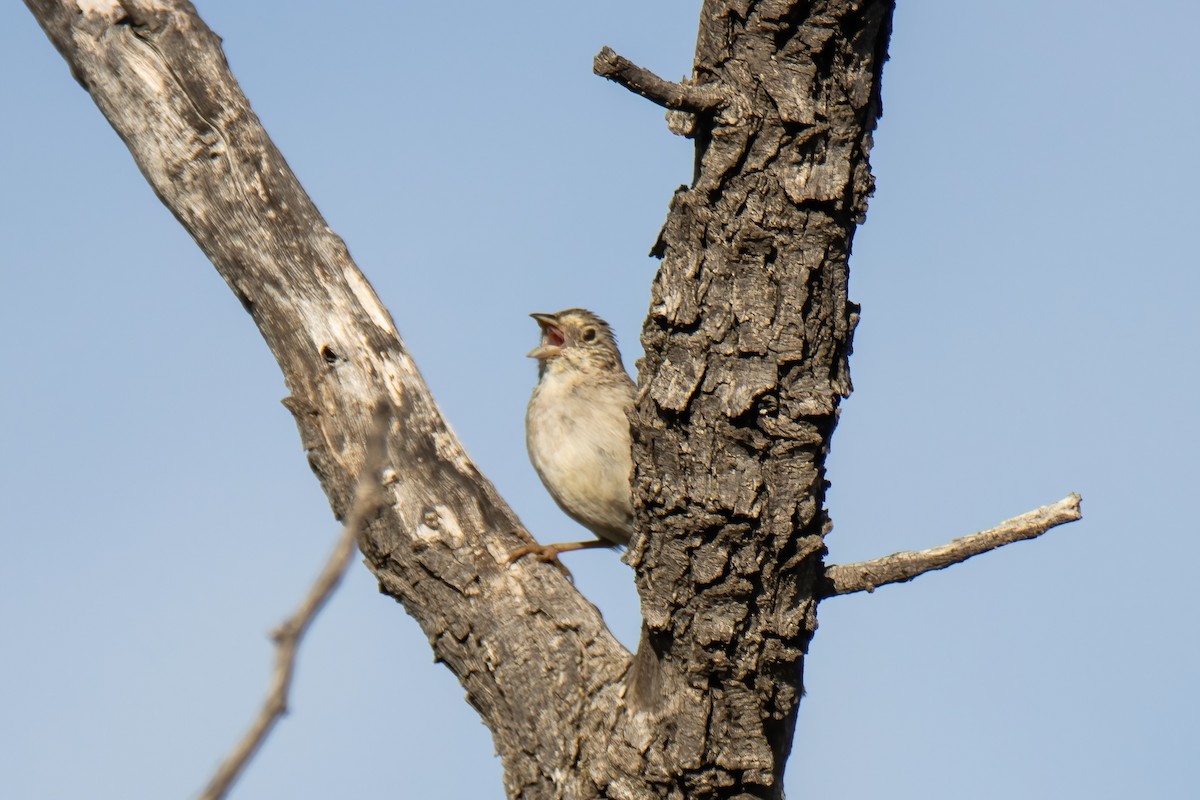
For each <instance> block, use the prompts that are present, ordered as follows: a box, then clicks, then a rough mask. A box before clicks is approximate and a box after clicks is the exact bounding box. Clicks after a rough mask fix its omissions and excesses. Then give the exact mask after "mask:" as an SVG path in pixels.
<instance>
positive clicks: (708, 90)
mask: <svg viewBox="0 0 1200 800" xmlns="http://www.w3.org/2000/svg"><path fill="white" fill-rule="evenodd" d="M592 71H593V72H595V73H596V74H597V75H599V76H600V77H602V78H608V79H609V80H610V81H612V82H614V83H619V84H620V85H622V86H624V87H625V88H626V89H628V90H629V91H631V92H633V93H635V94H640V95H641V96H642V97H644V98H646V99H647V100H649V101H651V102H652V103H657V104H658V105H660V106H662V107H663V108H669V109H671V110H673V111H693V112H697V113H698V112H703V111H714V110H716V109H718V108H720V107H721V106H723V105H724V104H725V103H727V102H728V97H727V96H726V94H725V92H723V91H722V90H721V89H720V87H718V86H715V85H711V84H693V83H674V82H673V81H668V80H664V79H662V78H660V77H658V76H657V75H655V74H654V73H653V72H651V71H650V70H648V69H646V68H644V67H639V66H638V65H637V64H634V63H633V62H632V61H630V60H629V59H627V58H625V57H624V56H621V55H618V54H617V53H615V52H613V50H612V49H611V48H608V47H605V48H603V49H601V50H600V52H599V53H597V54H596V58H595V59H594V60H593V61H592Z"/></svg>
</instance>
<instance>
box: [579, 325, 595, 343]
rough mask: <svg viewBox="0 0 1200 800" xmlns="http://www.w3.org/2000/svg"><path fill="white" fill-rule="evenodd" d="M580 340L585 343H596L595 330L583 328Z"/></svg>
mask: <svg viewBox="0 0 1200 800" xmlns="http://www.w3.org/2000/svg"><path fill="white" fill-rule="evenodd" d="M582 338H583V340H584V341H585V342H594V341H596V329H595V328H584V329H583V336H582Z"/></svg>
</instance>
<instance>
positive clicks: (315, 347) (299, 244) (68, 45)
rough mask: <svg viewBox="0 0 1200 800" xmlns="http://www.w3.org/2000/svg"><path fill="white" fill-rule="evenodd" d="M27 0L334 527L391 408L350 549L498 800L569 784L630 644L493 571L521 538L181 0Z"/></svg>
mask: <svg viewBox="0 0 1200 800" xmlns="http://www.w3.org/2000/svg"><path fill="white" fill-rule="evenodd" d="M27 5H28V6H29V7H30V9H31V10H32V11H33V13H34V15H35V16H36V17H37V19H38V20H39V22H40V23H41V24H42V27H43V29H44V30H45V31H46V33H47V34H48V35H49V37H50V39H51V41H53V42H54V45H55V47H56V48H57V49H58V50H59V52H61V53H62V54H63V56H64V57H65V58H66V60H67V62H68V63H69V64H70V65H71V69H72V73H73V74H74V76H75V77H76V78H77V79H78V80H79V81H80V83H81V84H82V85H83V86H84V87H85V88H86V90H87V91H88V92H89V93H90V94H91V96H92V97H93V99H95V101H96V103H97V105H98V106H99V107H100V109H101V111H102V112H103V113H104V115H105V117H106V118H107V119H108V120H109V122H110V123H111V124H112V126H113V128H114V129H115V130H116V132H117V133H118V134H119V135H120V136H121V138H122V139H123V140H124V142H125V143H126V145H127V146H128V147H129V150H130V153H131V154H132V155H133V158H134V160H135V161H136V163H137V165H138V168H139V169H141V171H142V174H143V175H144V176H145V177H146V179H147V180H148V181H149V182H150V184H151V185H152V186H153V188H154V191H155V193H156V194H157V195H158V197H159V198H160V199H161V200H162V202H163V203H164V204H165V205H166V206H167V207H168V208H169V209H170V210H171V212H172V213H173V214H174V215H175V217H176V218H177V219H178V220H179V221H180V223H182V224H183V226H184V227H185V228H186V229H187V231H188V233H189V234H191V236H192V237H193V238H194V239H195V241H196V243H197V244H198V245H199V246H200V248H201V249H202V250H203V251H204V253H205V255H207V256H208V257H209V259H210V260H211V261H212V263H213V265H214V266H215V267H216V269H217V270H218V272H219V273H220V274H221V276H222V277H223V278H224V279H225V281H226V282H227V283H228V284H229V286H230V287H231V288H232V289H233V291H234V293H235V295H236V296H237V298H238V299H239V300H240V301H241V302H242V304H243V306H244V307H245V308H246V310H247V311H248V312H249V313H250V315H251V317H252V318H253V319H254V321H255V323H256V324H257V325H258V328H259V330H260V332H261V333H262V335H263V338H264V339H265V341H266V343H267V344H268V346H269V347H270V348H271V351H272V353H273V354H274V356H275V358H276V360H277V361H278V362H279V366H280V368H281V370H282V372H283V376H284V380H285V382H286V384H287V387H288V391H289V392H290V396H289V397H288V398H287V399H286V400H285V405H286V406H287V408H288V409H289V410H290V411H291V412H292V414H293V416H294V417H295V420H296V423H297V426H298V427H299V429H300V438H301V442H302V443H303V446H304V448H305V450H306V451H307V454H308V460H309V464H310V465H311V466H312V469H313V471H314V472H315V473H316V475H317V477H318V479H319V480H320V481H321V486H322V488H323V489H324V490H325V492H326V494H327V495H328V497H329V500H330V504H331V506H332V507H333V509H334V512H335V514H337V515H338V516H339V517H340V518H343V519H345V518H347V517H348V515H349V511H350V508H351V505H352V503H353V495H354V491H355V484H356V481H357V480H358V477H359V475H360V474H361V471H362V463H363V457H364V456H363V446H364V444H363V443H364V441H365V439H366V436H367V435H368V433H369V431H370V429H371V418H372V411H373V409H374V408H375V407H376V406H377V405H379V404H383V405H386V406H388V407H390V408H394V409H395V424H393V425H392V428H391V430H390V431H389V433H388V458H389V464H390V466H391V468H392V469H394V470H395V472H396V478H397V480H396V481H395V482H394V483H391V484H390V485H389V486H388V490H387V494H388V503H387V505H386V506H385V507H384V508H382V509H381V511H380V513H379V515H378V517H377V518H373V519H372V520H371V521H370V524H369V525H367V526H366V528H365V529H364V530H363V532H362V536H361V537H360V541H359V546H360V549H361V550H362V552H363V555H364V556H365V557H366V560H367V564H368V567H369V568H370V569H371V570H373V571H374V573H375V575H376V576H377V577H378V578H379V581H380V588H381V590H382V591H383V592H385V593H386V594H389V595H390V596H392V597H395V598H397V599H399V600H401V601H402V602H403V603H404V605H405V608H406V609H407V610H408V611H409V613H411V614H412V615H413V617H415V618H416V620H417V621H418V622H419V623H420V625H421V627H422V629H423V631H424V632H425V635H426V636H427V637H428V640H429V642H430V643H431V645H432V647H433V650H434V653H435V654H436V656H437V658H438V660H439V661H440V662H441V663H443V664H445V665H446V667H447V668H449V669H450V670H452V671H453V672H454V674H455V675H456V676H458V678H459V679H460V680H461V681H462V684H463V687H464V689H465V690H466V692H467V694H468V695H469V697H470V699H471V703H472V705H473V706H474V707H475V708H476V709H477V710H478V711H479V713H480V714H481V716H482V717H483V719H484V721H485V722H486V723H487V724H488V726H489V727H491V729H492V730H493V732H494V734H495V742H496V748H497V750H498V752H499V753H500V755H501V758H502V759H503V760H504V769H505V781H506V789H507V791H508V793H509V795H510V796H515V795H517V794H521V795H522V796H524V797H527V798H540V797H551V796H554V793H555V792H557V791H558V790H559V786H560V784H561V780H560V779H559V777H558V776H560V775H573V774H576V773H578V770H574V767H573V765H575V764H577V763H579V746H578V743H577V739H578V738H579V737H581V736H582V735H583V734H582V733H580V730H581V724H582V723H581V722H580V720H582V719H584V718H585V716H586V715H587V714H588V713H590V712H589V710H590V709H592V708H593V707H595V706H596V705H597V704H598V703H599V704H601V705H603V703H608V704H609V707H611V706H612V705H613V704H615V703H616V702H617V697H616V688H617V687H616V684H617V682H618V681H619V680H620V679H621V676H622V675H623V674H624V673H625V671H626V670H627V669H628V665H629V660H630V656H629V652H628V651H627V650H626V649H625V648H624V647H623V646H622V645H621V644H620V642H618V641H617V640H616V639H615V638H613V636H612V634H611V633H610V632H609V631H608V629H607V628H606V627H605V625H604V620H603V619H602V618H601V616H600V613H599V611H597V610H596V608H595V607H594V606H593V605H592V604H591V603H589V602H587V600H585V599H584V598H583V596H582V595H580V594H579V592H578V591H576V590H575V589H574V588H573V587H572V586H571V585H570V583H568V581H567V580H566V579H565V578H564V577H563V576H561V575H560V574H559V573H558V572H557V570H555V569H554V568H553V567H552V566H550V565H548V564H542V563H539V562H528V561H526V562H522V563H519V564H513V565H509V564H508V563H507V561H506V559H507V556H508V554H509V553H511V552H512V551H513V550H514V549H516V548H518V547H520V546H521V545H525V544H529V543H531V542H532V538H531V537H530V536H529V534H528V533H527V532H526V531H525V529H524V527H523V526H522V525H521V522H520V520H519V519H518V518H517V516H516V514H514V513H513V511H512V509H511V508H509V507H508V505H507V504H506V503H504V501H503V499H502V498H501V497H500V495H499V493H498V492H497V491H496V489H495V487H494V486H493V485H492V484H491V483H490V482H489V481H488V480H487V479H486V478H485V477H484V476H483V475H481V474H480V472H479V470H478V469H477V468H476V466H475V464H474V463H473V462H472V461H471V459H470V458H469V457H468V455H467V453H466V452H465V450H464V449H463V447H462V444H461V442H459V440H458V438H457V437H456V436H455V434H454V432H453V431H452V430H451V429H450V428H449V426H448V425H447V424H446V422H445V420H444V419H443V418H442V415H441V412H440V410H439V409H438V407H437V404H436V403H435V401H434V399H433V397H432V395H431V394H430V392H429V388H428V386H427V385H426V384H425V381H424V380H423V379H422V377H421V374H420V372H419V371H418V369H417V366H416V364H415V362H414V360H413V358H412V356H411V354H410V353H409V351H408V349H407V347H406V346H405V344H404V342H403V341H402V340H401V339H400V335H399V333H398V331H397V330H396V326H395V324H394V322H393V321H392V318H391V315H390V314H389V313H388V311H387V309H386V308H385V307H384V306H383V304H382V303H381V302H380V300H379V298H378V296H377V295H376V294H375V292H374V290H373V289H372V288H371V286H370V284H369V283H368V282H367V279H366V277H365V276H364V275H363V274H362V272H361V271H360V270H359V269H358V267H357V266H356V265H355V263H354V261H353V259H351V257H350V254H349V251H348V250H347V248H346V245H345V243H344V242H343V241H342V240H341V238H339V237H338V236H337V235H336V234H335V233H334V232H333V231H332V230H331V228H330V227H329V224H328V222H327V221H326V220H325V219H324V218H323V217H322V216H321V214H320V212H319V211H318V209H317V208H316V206H315V204H313V202H312V200H311V199H310V198H309V197H308V195H307V193H306V192H305V191H304V189H303V187H302V186H301V185H300V184H299V182H298V181H297V180H296V177H295V175H294V174H293V173H292V171H291V169H290V168H289V167H288V164H287V162H286V161H285V160H284V158H283V156H282V154H281V153H280V152H279V150H278V148H276V147H275V145H274V143H273V142H272V141H271V140H270V138H269V137H268V135H267V133H266V131H265V129H264V128H263V126H262V125H261V123H260V122H259V120H258V117H257V115H256V114H255V113H254V110H253V109H252V108H251V107H250V103H249V101H248V100H247V98H246V97H245V94H244V93H243V92H242V90H241V88H240V87H239V86H238V83H237V80H236V79H235V78H234V76H233V74H232V73H231V72H230V70H229V63H228V60H227V59H226V58H225V56H224V53H223V52H222V51H221V40H220V38H219V37H218V36H217V35H216V34H214V33H213V32H212V31H211V30H209V28H208V27H207V26H206V25H205V24H204V22H203V21H202V20H201V19H200V18H199V16H197V14H196V10H195V8H194V6H193V5H192V4H191V3H190V2H187V0H119V2H118V0H88V1H87V2H86V3H85V2H83V1H82V0H27ZM241 35H247V34H245V32H242V34H241ZM566 675H569V676H570V677H569V678H564V676H566ZM581 686H583V687H586V690H581V688H580V687H581ZM531 708H536V709H539V710H540V712H541V713H540V715H539V717H538V724H537V725H530V724H528V722H527V720H528V718H529V710H530V709H531ZM595 713H596V715H597V716H596V717H595V718H596V719H599V718H600V714H599V712H595ZM587 718H588V719H591V717H587ZM550 720H553V721H555V722H554V724H550V723H549V722H548V721H550ZM584 779H585V778H584V776H583V774H582V773H578V777H577V778H575V780H584Z"/></svg>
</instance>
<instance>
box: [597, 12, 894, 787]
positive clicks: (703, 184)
mask: <svg viewBox="0 0 1200 800" xmlns="http://www.w3.org/2000/svg"><path fill="white" fill-rule="evenodd" d="M891 12H892V4H891V3H888V2H865V3H858V2H826V3H800V2H757V3H756V2H727V1H725V0H709V2H706V3H705V4H704V9H703V11H702V14H701V22H700V34H699V38H698V45H697V53H696V64H695V74H694V75H693V77H692V80H691V83H693V84H697V85H700V86H704V87H706V88H707V90H708V92H709V93H710V95H714V96H722V97H725V98H728V101H727V102H726V104H725V105H724V106H723V107H721V108H720V109H719V110H717V111H715V112H714V113H710V114H707V115H706V114H704V113H697V114H695V115H694V116H693V118H692V119H691V120H688V121H687V122H686V124H683V125H680V126H679V127H680V128H681V129H683V130H686V131H688V132H690V133H691V135H693V136H694V137H695V139H696V148H697V173H696V177H695V181H694V183H693V185H692V186H691V187H681V188H680V189H679V190H678V191H677V192H676V193H675V197H674V200H673V201H672V203H671V210H670V214H669V216H668V218H667V221H666V224H665V226H664V227H663V231H662V234H661V236H660V239H659V242H658V244H657V245H656V248H655V254H656V255H659V256H661V257H662V259H663V263H662V267H661V269H660V270H659V273H658V276H657V278H656V279H655V282H654V286H653V295H652V300H651V307H650V314H649V317H648V319H647V321H646V325H645V327H644V328H643V331H642V343H643V345H644V346H645V350H646V357H645V359H644V360H643V361H642V363H641V364H639V388H640V390H641V395H640V401H639V403H638V407H637V419H636V422H635V425H634V430H635V441H634V463H635V464H636V465H637V467H636V474H635V496H636V498H637V509H638V518H639V523H640V529H641V530H642V531H644V534H643V536H642V537H641V538H640V539H639V540H638V542H637V543H635V545H634V547H632V548H631V550H630V552H629V554H628V556H627V558H628V561H629V563H630V564H631V565H633V566H634V567H635V568H636V569H637V574H638V588H639V591H640V593H641V597H642V611H643V614H644V616H645V619H646V624H647V627H648V634H647V637H646V639H645V641H644V644H643V647H642V649H641V651H640V652H639V655H638V670H637V672H638V675H639V681H640V680H642V677H641V676H642V675H643V674H647V675H650V677H648V678H646V679H645V680H647V682H648V683H650V684H652V685H655V686H657V687H659V688H658V691H657V693H655V692H648V693H646V694H647V695H648V696H647V699H646V701H645V702H646V704H647V713H648V714H649V715H650V716H652V717H653V718H654V719H655V720H656V727H657V730H656V731H655V732H654V733H653V735H652V737H651V739H650V742H649V746H648V747H647V748H646V749H645V751H644V752H645V755H644V756H643V758H644V760H645V762H646V763H650V762H652V761H661V762H663V763H669V764H675V765H677V769H676V771H675V772H674V774H671V775H669V776H667V777H665V778H664V779H663V780H662V781H661V782H659V785H658V787H657V788H658V791H659V793H660V794H662V795H665V796H681V797H682V796H686V797H733V796H742V797H778V796H780V794H781V793H782V788H781V787H782V780H781V779H782V773H783V767H784V763H785V761H786V758H787V754H788V751H789V749H790V747H791V743H792V735H793V731H794V727H795V718H796V711H797V706H798V704H799V702H800V697H801V695H802V693H803V688H802V680H801V675H802V671H803V659H804V654H805V653H806V651H807V649H808V643H809V640H810V639H811V637H812V635H813V633H814V631H815V630H816V624H817V621H816V604H817V600H818V596H817V587H818V585H819V583H820V581H821V579H822V577H823V575H824V565H823V562H822V558H823V556H824V554H825V546H824V536H825V534H826V533H827V532H828V531H829V528H830V523H829V520H828V518H827V516H826V513H825V510H824V500H825V489H826V486H827V483H826V481H825V455H826V453H827V451H828V445H829V437H830V435H831V434H832V432H833V429H834V425H835V424H836V421H837V413H838V404H839V402H840V400H841V398H843V397H845V396H847V395H848V394H849V393H850V390H851V385H850V373H849V365H848V357H849V354H850V348H851V336H852V333H853V330H854V325H855V322H856V320H857V309H856V308H855V306H854V305H853V304H852V303H850V302H849V301H848V299H847V295H846V286H847V259H848V257H849V255H850V247H851V242H852V239H853V234H854V229H855V226H856V224H857V223H858V222H859V221H860V220H861V219H862V217H863V215H864V213H865V211H866V203H867V197H868V195H869V194H870V193H871V189H872V178H871V173H870V169H869V164H868V154H869V152H870V147H871V131H872V129H873V128H874V125H875V121H876V119H877V117H878V116H879V110H880V102H879V83H880V70H881V68H882V65H883V61H884V53H885V47H886V44H887V40H888V34H889V28H890V19H891ZM610 77H613V78H614V80H620V79H619V77H615V76H610ZM647 650H649V652H647ZM639 696H642V693H639Z"/></svg>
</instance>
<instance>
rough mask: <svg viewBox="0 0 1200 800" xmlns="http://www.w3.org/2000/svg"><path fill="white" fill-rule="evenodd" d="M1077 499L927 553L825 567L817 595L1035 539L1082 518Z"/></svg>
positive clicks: (901, 577) (865, 586)
mask: <svg viewBox="0 0 1200 800" xmlns="http://www.w3.org/2000/svg"><path fill="white" fill-rule="evenodd" d="M1081 499H1082V498H1080V496H1079V495H1077V494H1074V493H1072V494H1069V495H1067V496H1066V497H1064V498H1063V499H1062V500H1059V501H1058V502H1057V503H1052V504H1050V505H1048V506H1042V507H1041V508H1036V509H1034V510H1033V511H1030V512H1027V513H1025V514H1022V515H1021V516H1019V517H1013V518H1012V519H1010V520H1008V521H1007V522H1002V523H1000V524H999V525H997V526H996V527H994V528H991V529H989V530H986V531H980V532H979V533H973V534H971V535H969V536H963V537H961V538H958V539H955V540H954V541H952V542H950V543H949V544H944V545H942V546H941V547H934V548H932V549H930V550H910V551H908V552H904V553H894V554H892V555H890V556H885V557H883V558H879V559H876V560H874V561H862V562H859V563H857V564H845V565H843V566H831V567H828V568H826V570H825V583H824V585H823V586H822V587H821V590H820V596H821V597H833V596H834V595H839V594H852V593H854V592H873V591H875V589H877V588H878V587H880V586H886V585H887V584H889V583H903V582H905V581H911V580H912V579H913V578H915V577H917V576H918V575H923V574H925V573H926V572H931V571H933V570H935V569H945V568H946V567H949V566H951V565H952V564H957V563H959V562H960V561H966V560H967V559H968V558H970V557H971V556H977V555H979V554H980V553H986V552H987V551H989V550H995V549H996V548H997V547H1003V546H1004V545H1006V544H1012V543H1013V542H1019V541H1022V540H1024V539H1036V538H1037V537H1038V536H1041V535H1042V534H1043V533H1045V532H1046V531H1048V530H1050V529H1051V528H1053V527H1056V526H1058V525H1062V524H1064V523H1067V522H1074V521H1075V520H1077V519H1080V518H1082V517H1083V511H1082V510H1080V507H1079V504H1080V501H1081Z"/></svg>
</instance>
